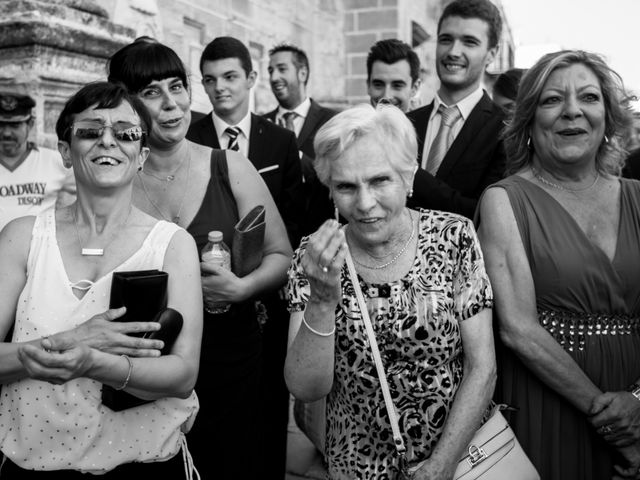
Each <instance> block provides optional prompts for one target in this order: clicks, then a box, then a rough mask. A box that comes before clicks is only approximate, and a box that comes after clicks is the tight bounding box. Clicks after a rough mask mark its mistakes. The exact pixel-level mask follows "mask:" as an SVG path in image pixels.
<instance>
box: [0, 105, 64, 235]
mask: <svg viewBox="0 0 640 480" xmlns="http://www.w3.org/2000/svg"><path fill="white" fill-rule="evenodd" d="M35 104H36V102H35V101H34V100H33V98H31V97H30V96H28V95H18V94H14V93H9V92H0V229H2V228H4V226H5V225H6V224H7V223H9V222H10V221H11V220H13V219H14V218H17V217H22V216H25V215H36V214H38V213H39V212H40V211H42V210H44V209H46V208H48V207H50V206H52V205H54V204H55V203H56V201H57V202H60V204H64V205H66V204H68V203H71V202H72V201H73V195H74V194H75V182H74V180H73V175H72V172H71V170H70V168H71V165H63V164H62V157H61V156H60V154H59V153H58V152H57V151H55V150H50V149H48V148H42V147H36V145H34V144H33V143H31V142H29V141H28V138H29V132H30V131H31V128H32V127H33V123H34V117H33V116H32V115H31V109H32V108H33V107H34V106H35ZM65 167H66V168H65Z"/></svg>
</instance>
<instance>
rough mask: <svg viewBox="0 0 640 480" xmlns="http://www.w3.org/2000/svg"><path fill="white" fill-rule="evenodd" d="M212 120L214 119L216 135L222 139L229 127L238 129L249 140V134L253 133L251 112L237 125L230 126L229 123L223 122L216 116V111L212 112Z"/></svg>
mask: <svg viewBox="0 0 640 480" xmlns="http://www.w3.org/2000/svg"><path fill="white" fill-rule="evenodd" d="M211 118H212V119H213V126H214V127H215V129H216V133H217V134H218V137H222V136H223V135H224V131H225V130H226V129H227V128H228V127H238V128H239V129H240V130H241V131H242V134H243V135H244V136H245V137H246V138H249V133H250V132H251V112H247V114H246V115H245V116H244V118H243V119H242V120H240V121H239V122H238V123H236V124H235V125H229V124H228V123H227V122H225V121H224V120H222V119H221V118H220V117H219V116H218V115H216V112H214V111H212V112H211Z"/></svg>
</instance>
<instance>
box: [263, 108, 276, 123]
mask: <svg viewBox="0 0 640 480" xmlns="http://www.w3.org/2000/svg"><path fill="white" fill-rule="evenodd" d="M277 113H278V109H277V108H276V109H275V110H271V111H270V112H267V113H265V114H264V115H263V116H264V118H266V119H267V120H269V121H271V122H275V121H276V114H277Z"/></svg>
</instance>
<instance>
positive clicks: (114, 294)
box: [102, 270, 183, 412]
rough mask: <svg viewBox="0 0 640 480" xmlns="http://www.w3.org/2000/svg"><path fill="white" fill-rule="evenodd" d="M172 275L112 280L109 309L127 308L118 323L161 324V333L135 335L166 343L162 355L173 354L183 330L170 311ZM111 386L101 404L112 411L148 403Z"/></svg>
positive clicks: (138, 274) (148, 273)
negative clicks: (174, 346)
mask: <svg viewBox="0 0 640 480" xmlns="http://www.w3.org/2000/svg"><path fill="white" fill-rule="evenodd" d="M168 278H169V275H168V274H167V273H166V272H162V271H160V270H139V271H131V272H114V273H113V278H112V280H111V296H110V299H109V308H120V307H123V306H124V307H127V312H126V313H125V314H124V315H123V316H122V317H120V318H117V319H116V320H115V321H117V322H134V321H135V322H159V323H160V326H161V328H160V330H157V331H155V332H145V333H139V334H136V336H140V337H143V338H151V339H158V340H162V341H163V342H164V348H163V349H162V351H161V353H162V355H166V354H167V353H169V352H170V351H171V347H172V346H173V343H174V342H175V340H176V338H177V337H178V334H179V333H180V330H181V329H182V323H183V321H182V315H181V314H180V312H178V311H176V310H174V309H172V308H167V280H168ZM148 402H149V400H143V399H141V398H138V397H135V396H133V395H131V394H129V393H127V392H124V391H122V390H116V389H115V388H113V387H110V386H109V385H103V386H102V403H103V405H105V406H106V407H109V408H110V409H111V410H113V411H116V412H118V411H120V410H125V409H127V408H132V407H137V406H139V405H144V404H145V403H148Z"/></svg>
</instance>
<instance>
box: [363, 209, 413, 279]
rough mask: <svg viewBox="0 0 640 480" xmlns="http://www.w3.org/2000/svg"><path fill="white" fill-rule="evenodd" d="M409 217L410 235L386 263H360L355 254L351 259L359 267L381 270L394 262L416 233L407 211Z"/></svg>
mask: <svg viewBox="0 0 640 480" xmlns="http://www.w3.org/2000/svg"><path fill="white" fill-rule="evenodd" d="M409 218H410V219H411V235H409V238H408V239H407V241H406V242H405V243H404V245H403V246H402V248H401V249H400V251H399V252H398V253H396V254H395V256H394V257H393V258H392V259H391V260H389V261H388V262H387V263H383V264H382V265H375V266H371V265H365V264H364V263H360V262H359V261H358V260H356V257H355V256H352V257H353V261H354V262H356V263H357V264H358V265H360V266H361V267H364V268H368V269H370V270H382V269H383V268H387V267H388V266H389V265H391V264H393V263H394V262H396V261H397V260H398V259H399V258H400V257H401V256H402V254H403V253H404V252H405V250H406V249H407V248H408V247H409V244H410V243H411V240H413V236H414V234H415V233H416V224H415V222H414V221H413V217H412V216H411V212H409ZM374 258H375V257H374Z"/></svg>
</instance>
